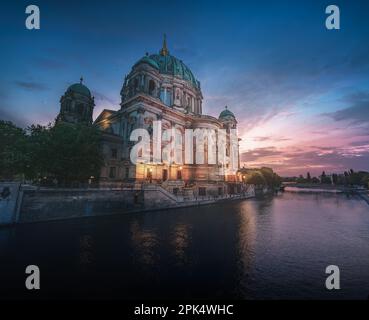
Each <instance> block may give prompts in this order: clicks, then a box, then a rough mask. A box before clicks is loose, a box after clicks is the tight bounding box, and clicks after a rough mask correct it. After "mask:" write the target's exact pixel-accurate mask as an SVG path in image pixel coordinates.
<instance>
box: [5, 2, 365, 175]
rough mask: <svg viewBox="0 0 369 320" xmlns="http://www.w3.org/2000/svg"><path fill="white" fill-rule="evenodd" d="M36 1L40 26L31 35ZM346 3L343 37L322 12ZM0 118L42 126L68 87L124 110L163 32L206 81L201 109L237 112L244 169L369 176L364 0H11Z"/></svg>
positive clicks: (100, 103) (7, 5) (170, 45)
mask: <svg viewBox="0 0 369 320" xmlns="http://www.w3.org/2000/svg"><path fill="white" fill-rule="evenodd" d="M29 4H35V5H38V6H39V8H40V12H41V29H40V30H27V29H26V28H25V19H26V17H27V15H26V14H25V8H26V6H27V5H29ZM330 4H335V5H337V6H338V7H339V8H340V22H341V29H340V30H327V29H326V27H325V20H326V17H327V16H328V15H327V14H326V13H325V9H326V7H327V6H328V5H330ZM0 10H1V13H2V18H1V19H0V41H1V47H0V48H1V49H0V50H1V51H0V71H1V72H0V119H2V120H10V121H13V122H14V123H16V124H17V125H19V126H21V127H26V126H28V125H30V124H33V123H40V124H47V123H48V122H50V121H53V120H54V119H55V117H56V115H57V114H58V112H59V107H60V104H59V100H60V97H61V96H62V95H63V94H64V92H65V90H66V89H67V87H68V86H69V85H71V84H72V83H75V82H79V78H80V77H81V76H83V78H84V84H85V85H86V86H88V87H89V88H90V90H91V91H92V93H93V95H94V96H95V102H96V107H95V110H94V118H96V117H97V115H98V114H99V113H100V112H101V111H102V110H103V109H105V108H106V109H114V110H118V109H119V102H120V95H119V92H120V89H121V87H122V84H123V79H124V76H125V74H128V73H129V72H130V70H131V67H132V66H133V64H134V63H135V62H137V61H138V60H139V59H140V58H141V57H143V56H144V55H145V53H146V52H149V53H157V52H158V51H159V50H160V48H161V44H162V38H163V34H164V33H166V34H167V43H168V48H169V51H170V53H171V54H172V55H174V56H176V57H178V58H179V59H181V60H183V61H184V63H185V64H186V65H187V66H188V67H190V69H191V70H192V72H193V73H194V75H195V77H196V78H197V79H198V80H199V81H200V82H201V88H202V93H203V96H204V101H203V106H204V107H203V112H204V113H206V114H209V115H212V116H215V117H218V115H219V113H220V112H221V111H222V110H223V109H224V107H225V105H227V106H228V108H229V109H230V110H231V111H232V112H233V113H234V114H235V115H236V117H237V120H238V130H239V135H240V137H241V139H242V140H241V142H240V152H241V162H242V165H245V166H246V167H260V166H268V167H271V168H273V169H274V170H276V171H277V172H278V173H279V174H281V175H283V176H293V175H299V174H303V175H306V173H307V172H310V173H311V174H312V175H319V174H321V172H322V171H323V170H325V171H326V172H327V173H332V172H343V171H345V170H348V169H350V168H353V169H354V170H369V41H368V39H369V1H365V0H364V1H360V0H340V1H339V0H330V1H324V0H321V1H319V0H311V1H303V0H301V1H276V0H273V1H272V0H271V1H267V0H266V1H256V0H255V1H254V0H253V1H247V0H243V1H232V0H228V1H201V0H200V1H188V0H187V1H174V0H172V1H137V0H136V1H125V0H119V1H118V0H105V1H93V0H89V1H87V0H86V1H82V0H81V1H78V0H74V1H71V0H64V1H61V0H48V1H21V0H18V1H17V0H16V1H4V2H2V5H1V8H0Z"/></svg>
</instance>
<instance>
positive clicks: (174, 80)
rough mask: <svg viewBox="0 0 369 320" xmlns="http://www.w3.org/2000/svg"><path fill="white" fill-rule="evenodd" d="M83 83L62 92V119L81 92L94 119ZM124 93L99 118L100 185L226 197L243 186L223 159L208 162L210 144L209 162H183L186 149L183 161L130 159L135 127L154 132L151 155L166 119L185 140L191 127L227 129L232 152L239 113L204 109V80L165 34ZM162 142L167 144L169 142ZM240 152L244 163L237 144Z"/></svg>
mask: <svg viewBox="0 0 369 320" xmlns="http://www.w3.org/2000/svg"><path fill="white" fill-rule="evenodd" d="M81 86H83V85H82V83H81V84H80V85H78V84H77V85H74V87H73V86H71V87H70V88H69V89H68V91H67V93H66V94H65V95H64V96H63V97H62V100H61V114H60V117H61V118H62V119H64V120H66V121H68V119H69V118H68V117H67V115H69V116H70V114H68V112H67V110H71V109H70V108H69V109H68V108H67V106H68V105H78V103H77V104H76V103H75V102H70V100H68V99H69V97H70V95H71V94H73V95H77V96H79V95H81V94H82V95H84V96H85V100H84V101H85V104H84V106H85V107H84V108H83V110H84V111H83V112H82V114H84V115H88V120H87V121H90V113H89V112H90V111H91V110H92V108H93V105H94V104H93V98H91V95H90V94H89V90H88V89H87V88H86V87H84V86H83V88H82V87H81ZM86 89H87V90H86ZM75 91H78V92H75ZM87 91H88V92H87ZM120 95H121V103H120V109H119V110H104V111H103V112H102V113H101V114H100V115H99V116H98V117H97V118H96V120H95V121H94V125H95V126H97V127H98V128H99V129H100V130H101V131H102V137H103V147H102V148H103V154H104V166H103V167H102V169H101V174H100V184H101V186H109V187H113V186H119V187H121V186H125V185H129V184H131V185H135V184H142V183H155V184H159V185H161V186H162V187H163V188H165V189H166V190H168V191H169V192H171V193H173V194H175V195H192V196H206V195H218V196H221V195H224V194H228V193H237V192H241V191H242V190H241V185H240V182H239V179H238V177H237V175H236V174H227V173H226V171H227V170H225V167H226V166H228V164H222V165H219V161H217V162H216V164H209V163H208V161H207V160H208V159H207V144H206V143H205V144H204V160H205V161H204V163H196V162H194V164H186V163H184V162H183V159H184V158H185V157H184V151H181V152H183V155H182V162H181V161H177V162H176V161H165V160H163V161H162V162H160V163H155V164H154V163H152V162H150V163H147V162H143V163H138V164H134V163H132V162H131V161H130V152H131V149H132V147H133V145H134V144H135V143H136V142H134V141H130V136H131V133H132V131H133V130H135V129H138V128H142V129H146V130H147V132H148V133H149V134H150V146H148V148H150V150H151V154H150V156H151V157H152V150H153V143H154V141H153V140H154V138H153V134H152V132H153V123H154V121H161V126H162V128H161V129H162V130H163V131H164V130H166V129H170V128H174V129H175V130H176V132H179V135H180V136H181V139H182V141H184V135H185V130H186V129H193V130H196V129H214V130H215V131H217V130H218V129H225V130H226V132H227V137H226V150H225V156H226V158H229V157H230V152H231V151H230V149H231V147H230V143H231V142H230V136H229V135H230V130H231V129H236V128H237V120H236V118H235V116H234V114H233V113H232V112H231V111H229V110H228V109H227V107H226V109H225V110H224V111H223V112H222V113H221V114H220V116H219V118H215V117H212V116H208V115H204V114H203V113H202V100H203V96H202V92H201V85H200V82H199V81H198V80H197V79H196V78H195V76H194V75H193V73H192V72H191V70H190V69H189V68H188V67H187V66H186V65H185V64H184V63H183V62H182V61H181V60H179V59H178V58H176V57H174V56H172V55H170V53H169V50H168V48H167V44H166V40H165V39H164V43H163V47H162V49H161V50H160V51H159V53H158V54H152V55H149V54H146V55H145V56H144V57H143V58H141V59H140V60H139V61H138V62H137V63H135V64H134V65H133V67H132V69H131V71H130V73H129V74H128V75H126V76H125V78H124V83H123V86H122V89H121V92H120ZM72 101H74V100H73V99H72ZM80 109H81V108H80ZM73 110H74V109H73ZM72 115H73V116H72V117H71V119H72V121H70V122H75V121H77V122H78V121H80V117H79V113H78V112H77V113H73V114H72ZM85 120H86V119H84V121H85ZM168 143H169V142H166V144H168ZM237 143H238V142H237ZM195 144H196V143H194V146H193V148H194V149H195ZM163 147H164V148H165V143H164V144H163ZM217 155H218V154H217ZM236 157H237V161H238V162H239V159H238V158H239V156H238V149H237V155H236ZM217 160H218V159H217Z"/></svg>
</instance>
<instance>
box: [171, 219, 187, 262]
mask: <svg viewBox="0 0 369 320" xmlns="http://www.w3.org/2000/svg"><path fill="white" fill-rule="evenodd" d="M189 240H190V227H189V225H188V224H177V225H176V226H175V229H174V239H173V240H172V245H173V247H174V254H175V256H176V258H177V260H176V262H177V264H179V265H186V264H187V263H188V262H189V261H188V260H189V259H188V254H187V248H188V246H189Z"/></svg>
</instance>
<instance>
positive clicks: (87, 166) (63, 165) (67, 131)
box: [29, 123, 103, 185]
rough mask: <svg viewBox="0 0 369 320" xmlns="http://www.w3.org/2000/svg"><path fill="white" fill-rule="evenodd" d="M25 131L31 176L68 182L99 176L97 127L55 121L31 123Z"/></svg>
mask: <svg viewBox="0 0 369 320" xmlns="http://www.w3.org/2000/svg"><path fill="white" fill-rule="evenodd" d="M29 131H30V145H31V152H30V154H31V155H30V158H31V167H32V168H33V175H34V176H35V177H52V178H56V179H57V181H58V183H61V184H63V185H71V184H72V183H73V182H86V181H87V180H88V179H89V178H90V177H91V176H94V177H98V176H99V172H100V168H101V166H102V164H103V157H102V153H101V148H100V132H99V130H98V129H97V128H95V127H93V126H86V125H82V124H79V125H70V124H65V123H57V124H56V125H55V126H53V127H52V126H50V125H49V126H47V127H42V126H32V127H30V128H29Z"/></svg>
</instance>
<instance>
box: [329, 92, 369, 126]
mask: <svg viewBox="0 0 369 320" xmlns="http://www.w3.org/2000/svg"><path fill="white" fill-rule="evenodd" d="M344 100H346V101H347V102H348V103H349V104H350V106H349V107H347V108H345V109H341V110H337V111H335V112H331V113H325V114H323V115H325V116H328V117H330V118H332V119H333V120H335V121H349V122H350V123H351V124H362V123H366V122H369V93H366V92H365V93H363V92H360V93H356V94H353V95H350V96H347V97H345V99H344Z"/></svg>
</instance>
